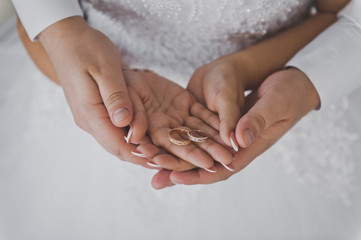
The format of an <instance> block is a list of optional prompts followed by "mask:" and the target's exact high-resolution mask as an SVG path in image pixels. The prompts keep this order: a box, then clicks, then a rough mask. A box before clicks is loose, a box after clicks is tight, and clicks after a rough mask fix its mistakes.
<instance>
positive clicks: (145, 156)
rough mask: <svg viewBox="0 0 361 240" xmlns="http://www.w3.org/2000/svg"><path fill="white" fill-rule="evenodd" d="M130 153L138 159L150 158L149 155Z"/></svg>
mask: <svg viewBox="0 0 361 240" xmlns="http://www.w3.org/2000/svg"><path fill="white" fill-rule="evenodd" d="M130 153H131V154H133V155H134V156H137V157H141V158H148V157H147V155H145V154H144V153H137V152H133V151H132V152H130Z"/></svg>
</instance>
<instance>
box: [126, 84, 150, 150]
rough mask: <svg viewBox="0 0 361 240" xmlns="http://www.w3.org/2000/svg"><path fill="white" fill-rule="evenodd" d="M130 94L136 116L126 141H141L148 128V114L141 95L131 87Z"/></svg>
mask: <svg viewBox="0 0 361 240" xmlns="http://www.w3.org/2000/svg"><path fill="white" fill-rule="evenodd" d="M129 95H130V99H131V101H132V103H133V109H134V110H133V111H134V116H133V120H132V122H131V123H130V126H131V127H130V130H129V131H128V133H130V134H129V135H128V136H127V137H126V141H127V142H132V143H139V141H140V140H141V139H142V138H143V137H144V136H145V134H146V132H147V129H148V119H147V114H146V112H145V109H144V105H143V103H142V101H141V99H140V97H139V96H138V94H137V93H136V92H135V91H133V90H132V89H131V88H129Z"/></svg>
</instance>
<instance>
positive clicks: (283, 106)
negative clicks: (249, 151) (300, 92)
mask: <svg viewBox="0 0 361 240" xmlns="http://www.w3.org/2000/svg"><path fill="white" fill-rule="evenodd" d="M287 109H288V101H286V100H285V99H283V97H282V95H280V94H275V93H274V92H273V91H268V92H265V93H264V94H263V95H262V96H261V98H260V99H259V100H258V101H257V102H256V103H255V105H254V106H253V107H251V108H250V110H249V111H248V112H247V113H246V114H245V115H244V116H242V118H241V119H240V120H239V122H238V123H237V127H236V138H237V141H238V143H239V145H240V146H241V147H243V148H246V147H249V146H250V145H251V144H252V143H253V141H254V140H255V139H256V138H257V137H258V136H259V135H260V134H261V133H262V131H264V130H265V129H267V128H269V127H270V126H272V125H273V124H275V123H277V122H280V121H283V120H285V119H284V116H285V113H286V111H287Z"/></svg>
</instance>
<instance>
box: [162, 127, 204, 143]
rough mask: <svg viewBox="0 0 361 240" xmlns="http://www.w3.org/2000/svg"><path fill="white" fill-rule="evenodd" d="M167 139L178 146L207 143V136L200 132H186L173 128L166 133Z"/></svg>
mask: <svg viewBox="0 0 361 240" xmlns="http://www.w3.org/2000/svg"><path fill="white" fill-rule="evenodd" d="M168 139H169V141H171V142H172V143H173V144H175V145H178V146H185V145H189V144H190V143H191V142H198V143H202V142H205V141H207V139H208V134H207V133H206V132H205V131H202V130H189V131H188V130H186V129H183V128H173V129H171V130H170V131H169V133H168Z"/></svg>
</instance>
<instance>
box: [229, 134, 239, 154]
mask: <svg viewBox="0 0 361 240" xmlns="http://www.w3.org/2000/svg"><path fill="white" fill-rule="evenodd" d="M229 135H230V137H229V140H231V144H232V147H233V149H234V151H236V152H238V150H239V147H238V143H237V140H236V134H235V133H234V132H233V131H232V132H231V133H230V134H229Z"/></svg>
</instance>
